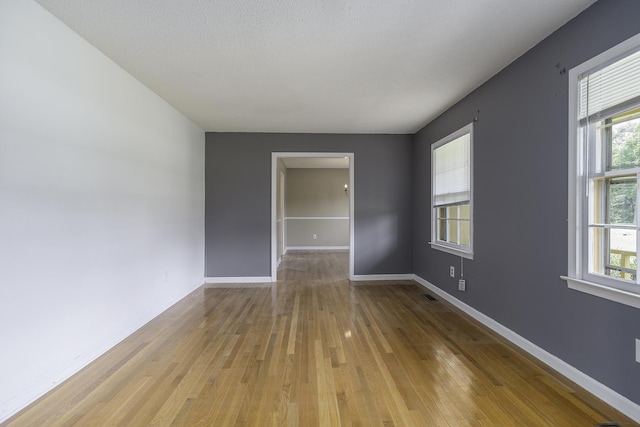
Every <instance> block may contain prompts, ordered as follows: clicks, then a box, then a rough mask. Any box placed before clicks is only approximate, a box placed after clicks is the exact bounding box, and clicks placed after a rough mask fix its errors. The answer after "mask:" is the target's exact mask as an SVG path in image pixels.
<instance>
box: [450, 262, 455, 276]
mask: <svg viewBox="0 0 640 427" xmlns="http://www.w3.org/2000/svg"><path fill="white" fill-rule="evenodd" d="M449 276H451V277H456V268H455V267H454V266H453V265H452V266H450V267H449Z"/></svg>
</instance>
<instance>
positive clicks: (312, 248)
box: [284, 246, 349, 253]
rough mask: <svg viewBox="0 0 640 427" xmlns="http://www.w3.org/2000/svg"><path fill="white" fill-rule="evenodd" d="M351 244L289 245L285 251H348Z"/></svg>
mask: <svg viewBox="0 0 640 427" xmlns="http://www.w3.org/2000/svg"><path fill="white" fill-rule="evenodd" d="M348 250H349V246H287V249H286V250H285V251H284V252H285V253H287V252H289V251H348Z"/></svg>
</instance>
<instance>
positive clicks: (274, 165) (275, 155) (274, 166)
mask: <svg viewBox="0 0 640 427" xmlns="http://www.w3.org/2000/svg"><path fill="white" fill-rule="evenodd" d="M282 157H349V279H351V278H353V274H354V273H353V272H354V263H355V261H354V260H355V256H354V254H355V244H354V223H355V218H354V217H355V215H354V202H353V201H354V195H355V185H354V181H355V180H354V176H355V174H354V169H355V165H354V157H355V156H354V154H353V153H319V152H275V151H274V152H272V153H271V279H270V280H271V281H273V282H276V281H277V280H278V264H277V251H278V248H277V234H276V233H277V226H276V221H275V220H274V219H277V213H276V212H277V211H276V202H277V201H276V195H277V181H278V178H277V170H278V159H279V158H282ZM322 219H326V218H322Z"/></svg>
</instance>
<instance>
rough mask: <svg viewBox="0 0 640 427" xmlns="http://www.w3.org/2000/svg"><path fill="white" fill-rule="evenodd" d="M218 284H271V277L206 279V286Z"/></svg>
mask: <svg viewBox="0 0 640 427" xmlns="http://www.w3.org/2000/svg"><path fill="white" fill-rule="evenodd" d="M218 283H271V276H249V277H205V278H204V284H205V287H207V285H208V284H218Z"/></svg>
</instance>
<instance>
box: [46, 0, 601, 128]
mask: <svg viewBox="0 0 640 427" xmlns="http://www.w3.org/2000/svg"><path fill="white" fill-rule="evenodd" d="M37 1H38V3H40V4H41V5H43V6H44V7H45V8H46V9H47V10H49V11H50V12H51V13H53V14H54V15H55V16H57V17H58V18H59V19H60V20H62V21H63V22H64V23H65V24H67V25H68V26H69V27H71V29H73V30H74V31H75V32H77V33H78V34H80V35H81V36H82V37H84V38H85V39H86V40H88V41H89V42H90V43H92V44H93V45H94V46H96V47H97V48H98V49H99V50H101V51H102V52H104V53H105V54H106V55H107V56H109V57H110V58H111V59H112V60H113V61H114V62H116V63H117V64H118V65H120V66H121V67H122V68H124V69H125V70H127V71H128V72H129V73H131V74H132V75H133V76H134V77H136V78H137V79H138V80H140V81H141V82H142V83H144V84H145V85H147V86H148V87H149V88H151V89H152V90H153V91H154V92H156V93H157V94H158V95H160V96H161V97H162V98H164V99H165V100H166V101H167V102H169V103H170V104H171V105H173V106H174V107H175V108H176V109H178V110H179V111H181V112H182V113H183V114H184V115H186V116H187V117H189V118H190V119H191V120H193V121H194V122H195V123H196V124H198V125H199V126H200V127H201V128H202V129H203V130H205V131H219V132H307V133H310V132H314V133H413V132H415V131H417V130H419V129H420V128H421V127H422V126H424V125H425V124H426V123H428V122H429V121H431V120H432V119H434V118H435V117H437V116H438V115H439V114H440V113H442V112H443V111H445V110H446V109H447V108H448V107H450V106H451V105H453V104H454V103H455V102H457V101H458V100H460V99H461V98H463V97H464V96H465V95H466V94H468V93H469V92H470V91H472V90H473V89H475V88H476V87H478V86H479V85H480V84H482V83H483V82H485V81H486V80H488V79H489V78H490V77H491V76H493V75H494V74H496V73H497V72H498V71H500V70H501V69H502V68H504V67H505V66H506V65H508V64H509V63H511V62H512V61H513V60H514V59H516V58H517V57H519V56H520V55H522V54H523V53H524V52H526V51H527V50H528V49H530V48H531V47H533V46H534V45H535V44H537V43H538V42H539V41H541V40H542V39H544V38H545V37H546V36H548V35H549V34H551V33H552V32H553V31H555V30H556V29H558V28H559V27H560V26H562V25H563V24H564V23H566V22H567V21H568V20H570V19H571V18H573V17H574V16H576V15H577V14H578V13H580V12H581V11H582V10H584V9H585V8H587V7H588V6H589V5H590V4H592V3H593V2H594V1H595V0H561V1H559V0H324V1H317V0H264V1H256V0H254V1H248V0H180V1H175V0H153V1H151V0H37Z"/></svg>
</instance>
